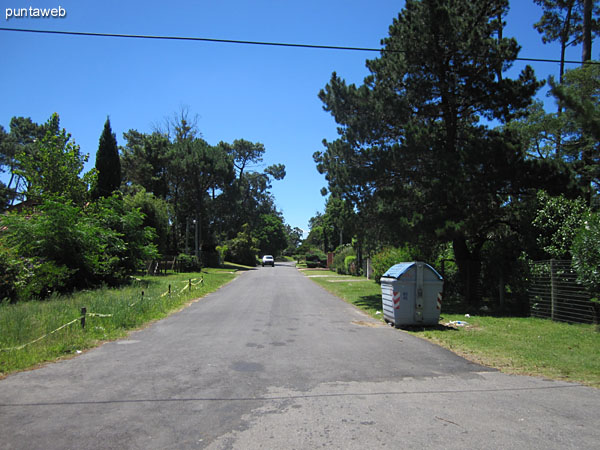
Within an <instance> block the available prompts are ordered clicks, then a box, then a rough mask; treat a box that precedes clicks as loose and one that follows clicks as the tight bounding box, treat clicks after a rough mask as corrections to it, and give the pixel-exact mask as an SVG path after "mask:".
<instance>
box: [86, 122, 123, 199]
mask: <svg viewBox="0 0 600 450" xmlns="http://www.w3.org/2000/svg"><path fill="white" fill-rule="evenodd" d="M96 174H97V181H96V185H95V186H94V191H93V197H94V198H98V197H107V196H109V195H111V194H112V193H113V192H114V191H116V190H118V189H119V188H120V187H121V160H120V158H119V148H118V147H117V138H116V136H115V134H114V133H113V132H112V129H111V127H110V119H109V118H107V119H106V122H105V123H104V130H103V131H102V135H101V136H100V144H99V145H98V151H97V152H96Z"/></svg>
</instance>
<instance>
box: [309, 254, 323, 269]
mask: <svg viewBox="0 0 600 450" xmlns="http://www.w3.org/2000/svg"><path fill="white" fill-rule="evenodd" d="M305 259H306V267H308V268H315V267H327V256H325V253H323V252H314V253H307V254H306V256H305Z"/></svg>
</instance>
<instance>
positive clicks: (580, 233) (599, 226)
mask: <svg viewBox="0 0 600 450" xmlns="http://www.w3.org/2000/svg"><path fill="white" fill-rule="evenodd" d="M572 252H573V267H574V268H575V271H576V272H577V275H578V279H579V281H580V282H581V283H583V284H585V285H586V286H588V287H589V288H590V289H591V291H592V294H593V295H594V296H595V297H596V299H600V214H599V213H593V214H587V215H586V216H584V218H583V223H582V226H581V228H579V230H577V234H576V236H575V239H574V242H573V250H572Z"/></svg>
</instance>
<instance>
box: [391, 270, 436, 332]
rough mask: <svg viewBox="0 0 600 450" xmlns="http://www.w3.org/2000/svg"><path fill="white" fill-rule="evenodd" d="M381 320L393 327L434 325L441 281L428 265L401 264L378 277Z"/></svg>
mask: <svg viewBox="0 0 600 450" xmlns="http://www.w3.org/2000/svg"><path fill="white" fill-rule="evenodd" d="M380 282H381V301H382V304H383V318H384V319H385V321H386V322H388V323H392V324H393V325H394V326H395V327H396V328H399V327H401V326H411V325H437V323H438V322H439V320H440V312H441V309H442V291H443V287H444V280H443V279H442V276H441V275H440V274H439V273H438V272H437V271H436V270H435V269H434V268H433V267H431V266H430V265H429V264H426V263H424V262H415V261H414V262H403V263H400V264H396V265H394V266H392V267H390V268H389V269H388V270H387V272H386V273H384V274H383V276H382V277H381V280H380Z"/></svg>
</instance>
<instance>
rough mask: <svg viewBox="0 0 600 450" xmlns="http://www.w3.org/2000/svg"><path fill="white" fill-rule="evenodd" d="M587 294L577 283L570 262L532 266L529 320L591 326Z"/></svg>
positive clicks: (592, 320)
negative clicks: (535, 318) (532, 318)
mask: <svg viewBox="0 0 600 450" xmlns="http://www.w3.org/2000/svg"><path fill="white" fill-rule="evenodd" d="M590 298H591V296H590V293H589V291H588V290H587V289H586V288H585V286H583V285H581V284H580V283H578V282H577V274H576V273H575V271H574V269H573V267H572V266H571V261H559V260H550V261H536V262H533V263H532V264H531V279H530V284H529V306H530V311H531V316H532V317H539V318H543V319H552V320H556V321H561V322H575V323H594V318H595V314H594V306H593V304H592V302H591V301H590Z"/></svg>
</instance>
